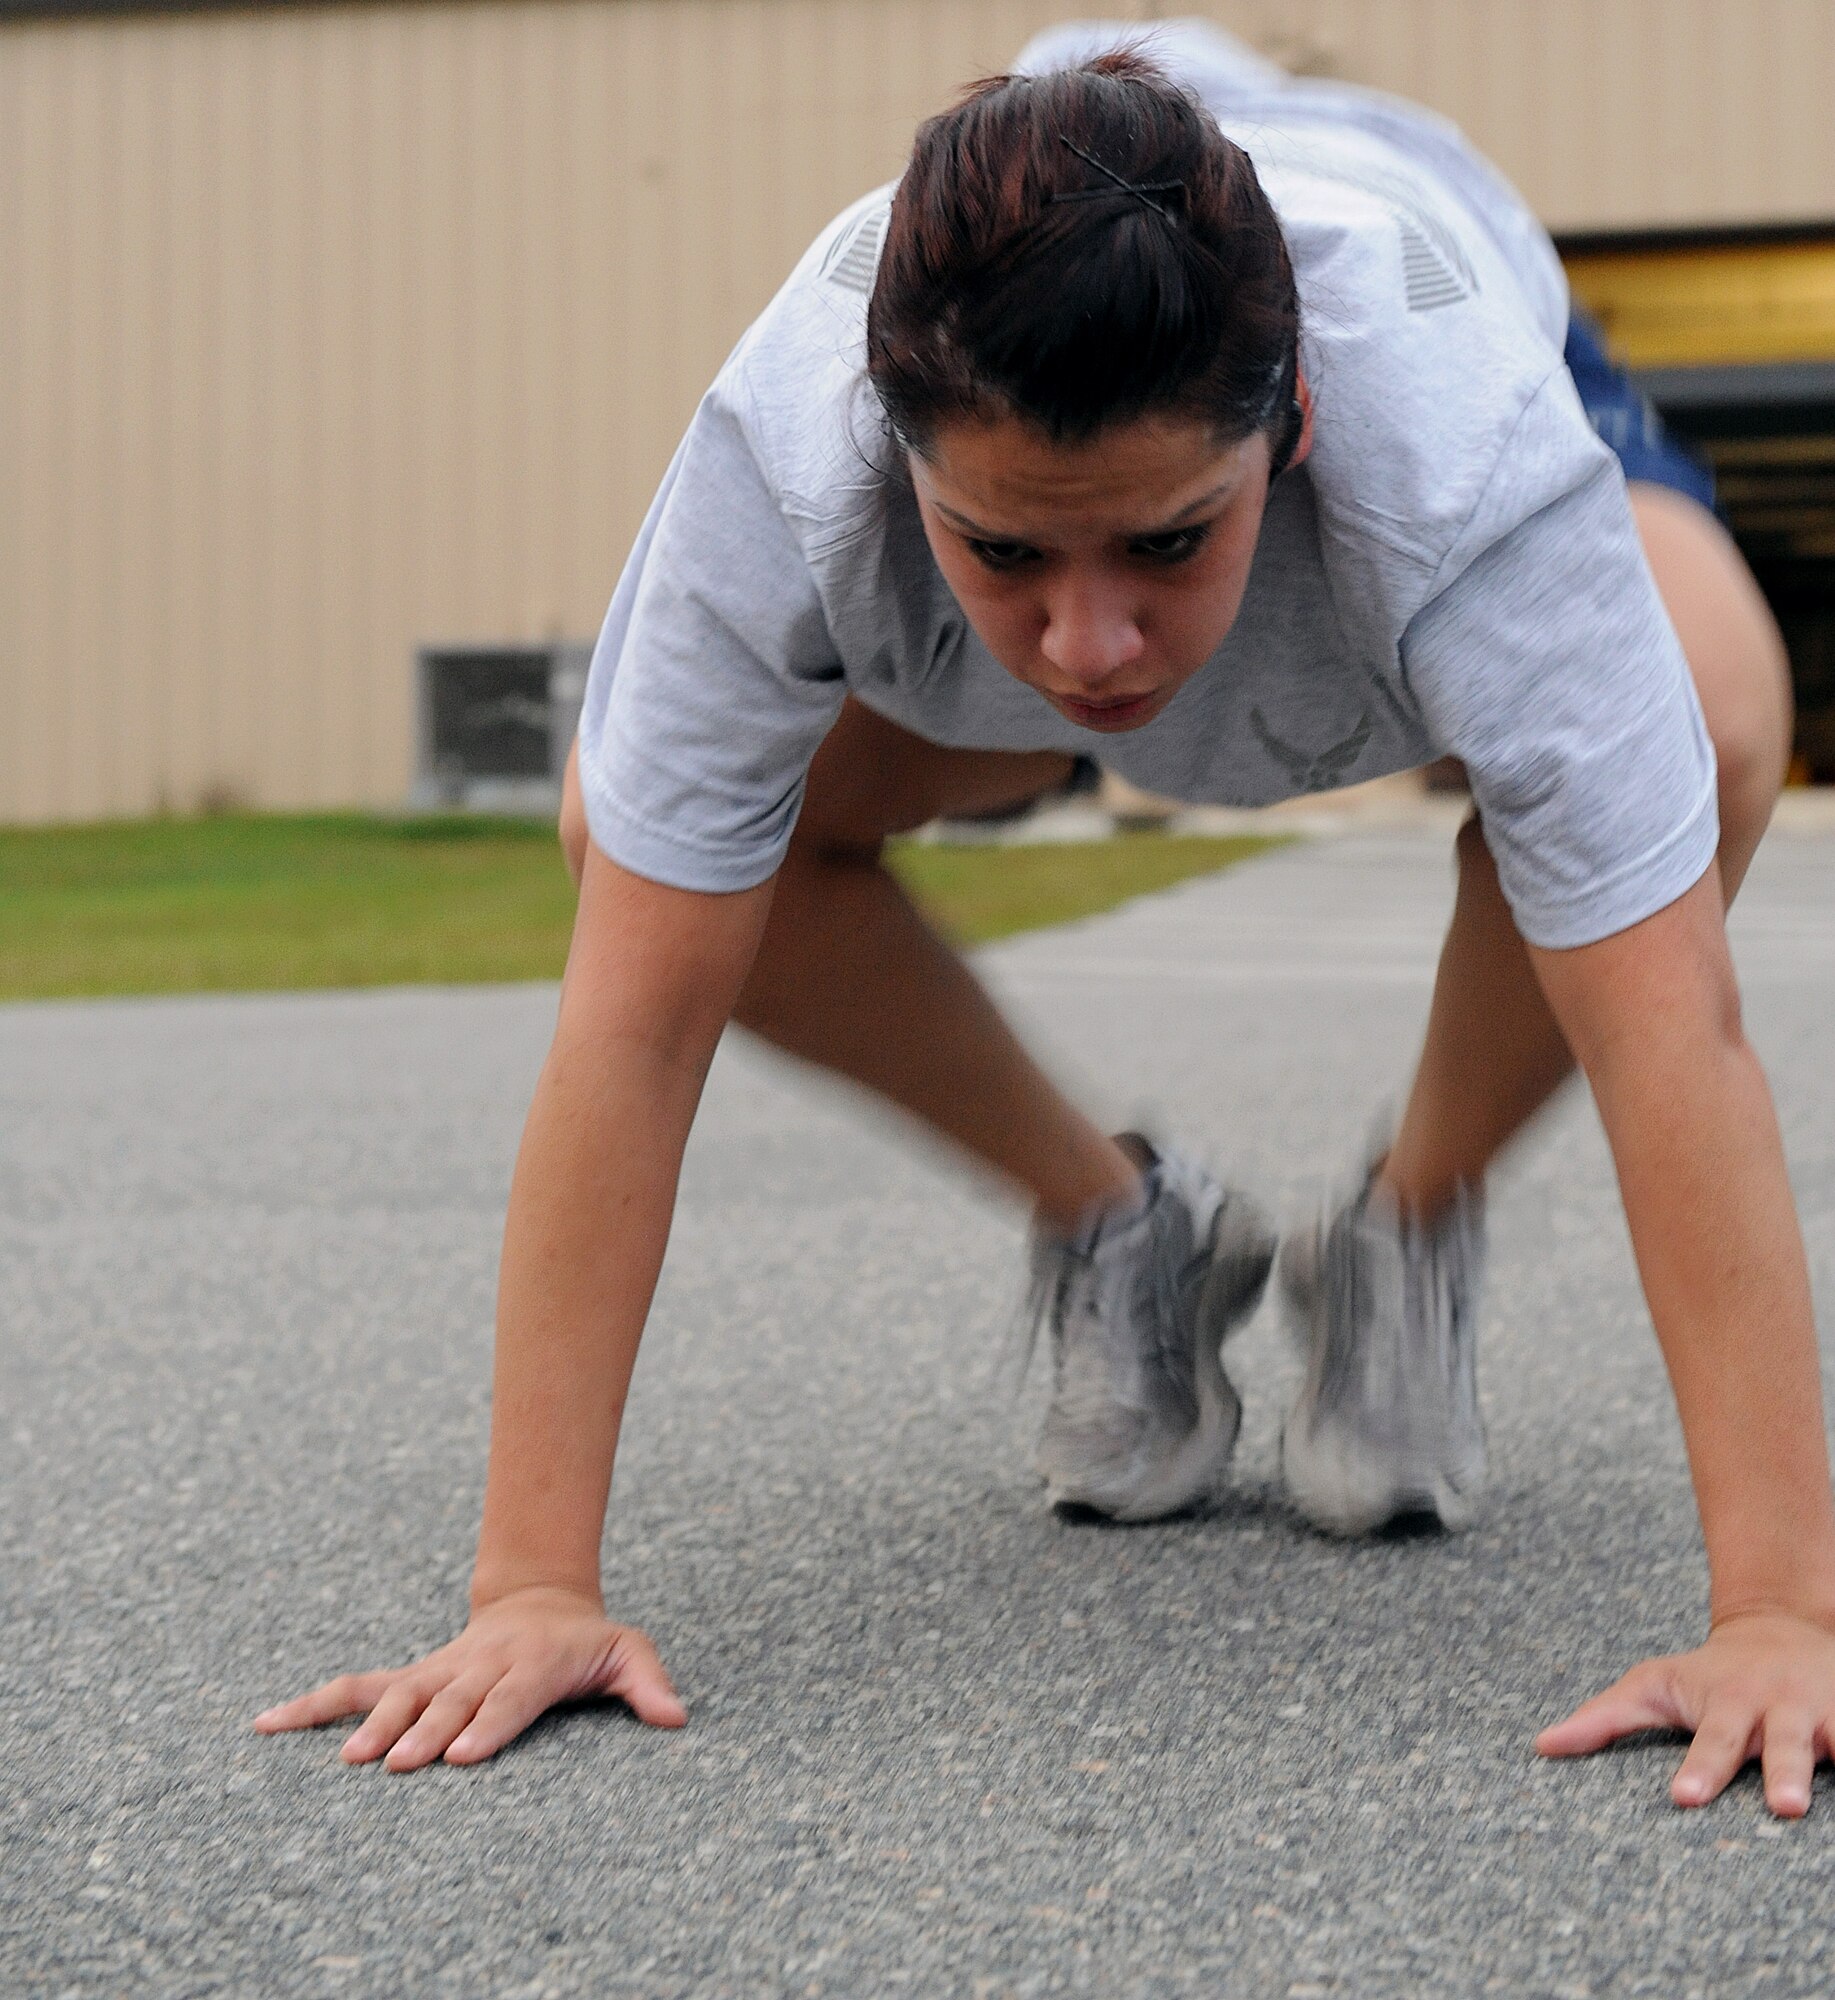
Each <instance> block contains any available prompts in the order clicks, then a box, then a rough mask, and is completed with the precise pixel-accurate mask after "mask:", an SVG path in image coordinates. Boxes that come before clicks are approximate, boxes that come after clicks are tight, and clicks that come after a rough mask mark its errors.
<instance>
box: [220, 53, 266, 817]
mask: <svg viewBox="0 0 1835 2000" xmlns="http://www.w3.org/2000/svg"><path fill="white" fill-rule="evenodd" d="M265 45H266V38H265V37H264V36H263V34H262V31H261V24H260V23H259V22H258V21H255V20H252V19H249V18H246V17H245V18H243V19H240V20H237V21H235V22H232V23H228V24H226V33H225V34H224V35H223V36H222V37H220V38H219V39H218V40H217V42H216V44H215V46H214V48H212V49H211V57H212V59H211V60H210V61H209V63H208V65H207V67H208V70H209V73H210V77H211V95H212V119H213V123H214V126H215V129H216V131H217V134H218V143H219V144H220V146H221V148H222V152H221V156H220V158H219V159H218V160H217V161H216V162H215V163H214V164H215V167H216V172H215V175H214V189H215V193H214V199H215V201H216V202H217V204H218V213H219V216H220V222H219V225H218V232H217V256H218V260H219V262H218V269H217V272H216V279H215V285H214V288H213V295H214V301H215V311H216V313H217V320H218V327H219V350H220V354H221V363H220V366H219V368H218V370H217V374H216V379H215V381H214V382H213V384H212V389H211V398H210V409H211V412H212V417H211V421H212V422H213V423H214V424H215V425H216V427H217V435H218V443H219V451H220V457H219V461H218V470H217V478H216V486H215V491H214V494H213V497H212V505H211V509H210V513H209V516H208V519H207V520H206V522H205V524H204V530H205V533H206V535H207V536H208V540H209V545H210V547H211V549H212V550H213V552H214V554H213V557H212V559H211V564H210V573H209V588H210V591H211V595H212V600H213V606H214V617H215V629H216V631H217V634H218V642H217V657H216V659H215V661H214V662H213V667H214V680H215V686H216V690H217V729H218V741H219V743H220V744H221V745H222V754H223V756H224V758H225V760H226V761H227V762H228V764H229V765H230V767H231V768H232V769H233V770H234V771H235V772H236V774H237V776H238V779H239V781H240V782H241V783H242V784H244V785H246V786H247V787H248V788H249V789H250V791H251V792H252V793H253V795H254V797H255V798H256V799H257V800H259V801H260V802H262V803H270V802H273V801H274V800H276V799H277V798H278V797H280V796H282V795H281V794H280V793H278V792H277V791H276V790H275V788H274V785H273V782H272V778H271V774H270V773H269V771H268V770H267V768H266V757H265V750H266V730H265V721H264V716H265V708H266V702H265V696H264V692H263V689H262V687H261V684H260V677H261V676H263V675H265V674H266V673H267V672H268V671H269V655H270V653H271V651H272V648H273V646H274V644H275V636H274V635H275V628H276V625H277V623H278V621H277V620H276V618H275V616H274V606H273V601H272V597H271V595H270V585H271V579H270V578H269V577H268V576H267V574H266V572H265V550H266V547H267V543H268V540H269V532H270V531H269V527H268V516H269V510H270V508H271V506H272V504H273V495H272V488H271V483H270V482H271V466H272V462H273V453H274V446H273V442H272V433H273V429H274V426H275V423H276V421H277V419H276V416H275V405H276V400H277V399H276V384H275V381H274V375H273V367H272V357H271V355H270V353H269V352H268V323H267V317H266V313H265V296H266V293H267V290H268V288H269V284H270V278H269V263H270V259H271V256H272V250H273V246H272V241H271V237H272V224H271V221H270V219H269V215H270V207H271V204H270V201H269V191H268V185H267V182H268V175H269V160H270V157H271V148H272V138H271V135H270V133H269V131H268V128H267V126H266V123H265V121H264V119H263V115H262V101H261V91H260V87H259V76H258V63H259V58H260V54H261V51H262V49H263V48H264V47H265Z"/></svg>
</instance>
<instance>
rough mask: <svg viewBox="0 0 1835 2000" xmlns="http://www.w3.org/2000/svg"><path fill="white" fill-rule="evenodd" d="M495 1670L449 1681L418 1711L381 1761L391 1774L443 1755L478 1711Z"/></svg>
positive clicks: (491, 1669)
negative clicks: (410, 1727) (418, 1713)
mask: <svg viewBox="0 0 1835 2000" xmlns="http://www.w3.org/2000/svg"><path fill="white" fill-rule="evenodd" d="M497 1679H498V1670H497V1669H495V1668H490V1669H487V1670H485V1671H484V1672H482V1673H475V1674H468V1675H467V1676H466V1677H465V1679H463V1680H458V1681H449V1682H448V1683H447V1685H446V1686H445V1687H443V1688H442V1689H441V1690H440V1691H439V1693H438V1694H436V1695H435V1696H434V1697H433V1699H432V1700H431V1701H430V1702H429V1703H428V1704H427V1706H426V1707H425V1708H424V1709H423V1710H422V1711H421V1714H420V1717H419V1719H418V1720H417V1721H416V1722H415V1724H414V1726H413V1728H412V1729H408V1730H405V1731H404V1732H403V1733H402V1735H401V1736H400V1737H399V1738H398V1739H397V1740H396V1742H395V1745H394V1747H393V1748H392V1749H391V1750H390V1751H389V1753H388V1755H387V1757H386V1758H384V1760H383V1761H384V1762H385V1763H386V1764H387V1765H388V1767H389V1769H390V1770H391V1771H418V1770H419V1769H420V1768H421V1766H422V1765H423V1764H431V1763H432V1762H433V1760H434V1759H435V1758H436V1757H439V1756H443V1755H444V1754H445V1750H446V1746H447V1744H449V1743H450V1742H451V1741H452V1739H453V1738H454V1737H455V1736H457V1735H458V1733H459V1731H460V1730H461V1729H463V1728H464V1727H465V1725H466V1724H467V1723H468V1722H470V1720H471V1719H472V1717H473V1716H474V1715H476V1714H477V1712H478V1704H479V1703H480V1702H482V1701H483V1699H484V1698H485V1696H486V1695H487V1694H489V1693H490V1691H491V1688H492V1686H493V1685H494V1683H495V1682H496V1680H497Z"/></svg>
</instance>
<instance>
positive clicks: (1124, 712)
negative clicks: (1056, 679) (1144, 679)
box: [1048, 691, 1160, 731]
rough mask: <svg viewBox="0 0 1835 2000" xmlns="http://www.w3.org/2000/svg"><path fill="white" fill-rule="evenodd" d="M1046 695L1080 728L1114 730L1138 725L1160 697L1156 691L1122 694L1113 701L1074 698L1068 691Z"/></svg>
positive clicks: (1132, 727)
mask: <svg viewBox="0 0 1835 2000" xmlns="http://www.w3.org/2000/svg"><path fill="white" fill-rule="evenodd" d="M1048 699H1049V700H1050V702H1051V705H1052V706H1053V707H1054V708H1055V709H1056V710H1057V711H1058V713H1059V714H1060V715H1062V716H1065V717H1067V718H1068V719H1069V720H1070V721H1072V722H1074V723H1076V725H1077V726H1078V728H1080V729H1096V730H1107V731H1115V730H1120V729H1137V728H1139V726H1140V725H1141V724H1142V723H1143V722H1146V721H1147V720H1149V718H1150V717H1151V716H1152V714H1153V712H1154V710H1155V709H1156V708H1157V707H1158V706H1159V700H1160V697H1159V694H1158V692H1157V691H1155V692H1151V693H1148V694H1130V695H1121V696H1118V697H1116V698H1115V699H1114V700H1112V701H1073V700H1072V699H1071V698H1070V696H1069V695H1063V694H1054V695H1051V696H1049V697H1048Z"/></svg>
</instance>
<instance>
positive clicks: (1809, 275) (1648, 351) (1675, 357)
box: [1567, 241, 1835, 368]
mask: <svg viewBox="0 0 1835 2000" xmlns="http://www.w3.org/2000/svg"><path fill="white" fill-rule="evenodd" d="M1567 274H1568V280H1569V282H1570V284H1571V285H1572V287H1573V291H1574V296H1575V298H1576V299H1578V300H1579V301H1580V302H1581V303H1582V304H1583V305H1585V306H1586V307H1587V308H1588V310H1589V311H1591V312H1592V313H1593V314H1594V315H1595V317H1597V318H1598V319H1599V321H1600V322H1601V324H1602V325H1603V326H1604V328H1605V330H1606V336H1607V338H1608V340H1609V341H1610V342H1611V344H1612V346H1613V348H1614V349H1615V350H1616V352H1617V353H1618V354H1619V355H1621V356H1622V357H1623V358H1624V359H1625V360H1626V361H1628V362H1629V363H1630V364H1631V366H1632V367H1634V368H1685V367H1690V366H1695V365H1702V366H1713V365H1720V366H1725V365H1729V364H1737V363H1740V362H1757V361H1835V241H1830V242H1822V243H1815V242H1812V243H1768V244H1759V243H1753V244H1724V245H1716V246H1713V247H1710V248H1699V249H1673V250H1671V249H1657V250H1629V251H1589V252H1585V253H1580V254H1576V255H1573V256H1570V257H1569V258H1568V260H1567Z"/></svg>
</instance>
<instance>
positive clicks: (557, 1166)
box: [256, 848, 771, 1771]
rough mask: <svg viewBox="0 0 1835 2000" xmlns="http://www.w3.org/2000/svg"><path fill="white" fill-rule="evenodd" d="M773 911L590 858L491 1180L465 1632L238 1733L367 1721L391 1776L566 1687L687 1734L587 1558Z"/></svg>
mask: <svg viewBox="0 0 1835 2000" xmlns="http://www.w3.org/2000/svg"><path fill="white" fill-rule="evenodd" d="M770 897H771V889H770V885H769V884H768V883H766V884H762V885H760V886H759V887H758V888H756V889H748V890H742V891H740V892H738V893H737V894H733V895H721V896H712V895H700V894H696V893H694V892H692V891H689V890H683V889H670V888H666V887H663V886H662V885H661V884H658V883H655V882H650V881H646V880H644V879H643V878H642V877H641V876H636V875H632V874H630V873H628V872H627V871H626V870H624V869H622V868H620V867H618V866H617V864H616V863H614V862H612V861H609V860H607V859H606V857H605V856H604V855H603V854H601V853H600V852H599V851H598V850H597V849H596V848H589V849H588V852H587V856H586V865H585V872H584V877H583V879H582V882H581V888H580V907H579V914H578V917H577V918H576V920H575V925H574V935H573V945H572V949H571V951H570V952H569V955H568V961H567V973H566V977H565V979H564V981H563V983H562V987H561V1005H560V1017H559V1020H558V1022H557V1025H556V1028H555V1036H554V1045H553V1047H552V1048H551V1049H550V1051H549V1054H548V1059H547V1061H546V1063H545V1064H544V1065H543V1067H542V1073H541V1078H540V1081H539V1082H538V1083H537V1085H536V1089H535V1098H534V1102H533V1103H532V1104H531V1106H530V1108H529V1117H528V1122H527V1124H526V1125H525V1127H524V1130H523V1139H522V1147H521V1150H520V1152H519V1153H518V1156H517V1161H516V1173H515V1177H514V1179H513V1181H512V1183H511V1187H510V1203H509V1213H508V1217H507V1220H506V1223H505V1227H504V1240H503V1259H502V1267H501V1271H500V1275H499V1281H498V1297H497V1355H496V1368H495V1376H494V1381H493V1388H492V1409H491V1448H490V1464H489V1470H488V1474H487V1478H486V1483H485V1495H484V1521H483V1526H482V1529H481V1531H480V1534H479V1539H478V1560H477V1564H476V1567H475V1569H474V1571H473V1575H472V1593H471V1619H470V1622H469V1623H468V1624H467V1626H466V1628H465V1630H464V1631H463V1632H462V1633H461V1634H460V1635H459V1637H458V1638H457V1639H455V1640H454V1641H453V1642H452V1643H451V1644H450V1645H448V1646H444V1647H442V1648H440V1650H439V1651H438V1652H435V1653H432V1654H429V1655H428V1656H427V1658H425V1659H424V1660H420V1661H417V1662H415V1663H414V1664H413V1665H411V1666H407V1667H401V1668H394V1669H387V1670H384V1671H381V1672H377V1673H369V1674H354V1675H343V1676H341V1677H340V1678H339V1679H337V1680H334V1681H331V1682H329V1683H328V1684H327V1685H326V1686H324V1687H321V1688H319V1689H317V1690H316V1691H315V1692H313V1693H311V1694H307V1695H302V1696H301V1697H299V1699H297V1700H295V1701H291V1702H287V1703H285V1704H283V1705H282V1706H281V1707H279V1708H275V1709H270V1710H268V1711H267V1712H266V1714H264V1715H262V1716H260V1717H258V1718H257V1719H256V1727H257V1728H259V1729H262V1730H264V1731H277V1730H283V1729H299V1728H306V1727H310V1726H312V1725H314V1724H317V1723H322V1722H329V1721H332V1720H334V1719H335V1718H337V1717H338V1716H342V1715H351V1714H356V1713H359V1712H362V1711H368V1719H367V1720H366V1721H365V1722H364V1724H363V1725H362V1727H361V1728H359V1729H358V1730H357V1731H356V1732H355V1734H354V1735H353V1736H352V1737H351V1738H350V1740H349V1741H348V1742H347V1743H346V1744H345V1746H344V1755H345V1758H346V1759H347V1760H348V1761H350V1762H352V1763H361V1762H368V1761H370V1760H372V1759H374V1758H376V1757H383V1756H386V1758H387V1762H388V1765H389V1768H390V1769H391V1770H398V1771H399V1770H413V1769H415V1768H417V1767H418V1766H420V1765H423V1764H428V1763H431V1762H432V1761H433V1760H434V1759H435V1758H437V1757H441V1756H444V1757H445V1758H446V1759H447V1761H448V1762H451V1763H473V1762H476V1761H478V1760H479V1759H480V1758H484V1757H488V1756H490V1755H491V1754H492V1753H493V1752H495V1751H497V1750H499V1749H501V1748H502V1747H503V1745H504V1744H505V1743H507V1742H509V1741H510V1739H511V1738H512V1737H514V1736H516V1735H517V1734H519V1733H520V1732H521V1731H522V1730H523V1729H525V1728H527V1727H528V1725H529V1724H530V1723H531V1722H532V1721H534V1719H535V1718H536V1717H537V1716H538V1715H540V1714H541V1713H542V1712H543V1711H544V1710H546V1709H548V1708H550V1707H552V1706H553V1705H554V1704H555V1703H556V1702H557V1701H564V1700H569V1699H573V1698H577V1697H579V1696H582V1695H591V1694H600V1695H614V1696H618V1697H621V1698H622V1699H624V1700H625V1701H627V1702H628V1703H629V1704H630V1706H631V1708H632V1709H633V1710H634V1711H635V1712H636V1713H637V1715H638V1716H639V1717H641V1718H642V1719H643V1720H644V1721H646V1722H653V1723H657V1724H660V1725H662V1726H664V1727H672V1726H675V1725H677V1724H679V1723H681V1722H682V1721H683V1720H685V1714H684V1711H683V1709H682V1706H681V1703H680V1702H679V1701H678V1700H677V1699H676V1696H675V1692H674V1690H673V1689H672V1688H671V1687H670V1685H669V1680H668V1677H667V1675H666V1674H665V1673H664V1672H663V1669H662V1665H661V1662H660V1661H659V1660H658V1659H657V1657H656V1652H655V1649H654V1648H653V1647H652V1646H651V1644H650V1642H649V1640H648V1639H647V1638H645V1637H644V1635H643V1634H642V1633H641V1632H638V1631H635V1630H634V1629H633V1628H631V1627H628V1626H620V1625H616V1624H613V1623H612V1622H611V1621H609V1620H608V1619H607V1618H606V1616H605V1612H604V1605H603V1601H602V1599H601V1596H600V1589H599V1545H600V1539H601V1536H602V1533H603V1530H604V1524H605V1508H606V1500H607V1496H608V1494H609V1491H610V1486H611V1474H612V1458H613V1454H614V1453H615V1451H616V1449H617V1443H618V1427H619V1423H620V1420H621V1418H622V1416H623V1413H624V1402H625V1396H626V1393H627V1391H628V1389H629V1386H630V1380H631V1370H632V1367H633V1364H634V1363H635V1361H636V1358H637V1344H638V1340H639V1338H640V1337H641V1335H642V1332H643V1325H644V1320H645V1317H646V1315H647V1314H648V1312H649V1309H650V1299H651V1294H652V1292H653V1291H654V1290H655V1286H656V1278H657V1273H658V1271H659V1270H660V1268H661V1265H662V1259H663V1249H664V1246H665V1244H666V1243H667V1240H668V1235H669V1221H670V1216H671V1213H672V1211H673V1208H674V1204H675V1188H676V1179H677V1175H678V1173H679V1171H680V1167H681V1161H682V1150H683V1147H684V1145H685V1144H686V1142H687V1138H688V1128H689V1125H690V1123H691V1122H692V1120H693V1117H694V1113H695V1107H696V1105H697V1104H698V1102H699V1100H700V1094H701V1086H702V1083H703V1081H704V1079H705V1077H706V1075H707V1067H708V1064H709V1063H710V1062H711V1061H712V1059H713V1053H714V1049H715V1047H716V1046H717V1045H718V1043H719V1039H720V1035H721V1031H722V1030H723V1029H724V1027H725V1025H726V1023H727V1020H728V1018H729V1017H730V1015H731V1013H732V1010H733V1006H734V1003H735V1002H736V1000H737V998H738V995H739V989H740V987H741V985H742V984H743V983H744V980H745V977H746V974H747V972H748V971H749V970H750V968H751V964H752V959H753V956H754V954H755V952H756V951H757V948H758V940H759V938H760V936H761V934H762V932H763V929H764V922H765V916H766V913H767V911H768V909H769V907H770Z"/></svg>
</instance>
